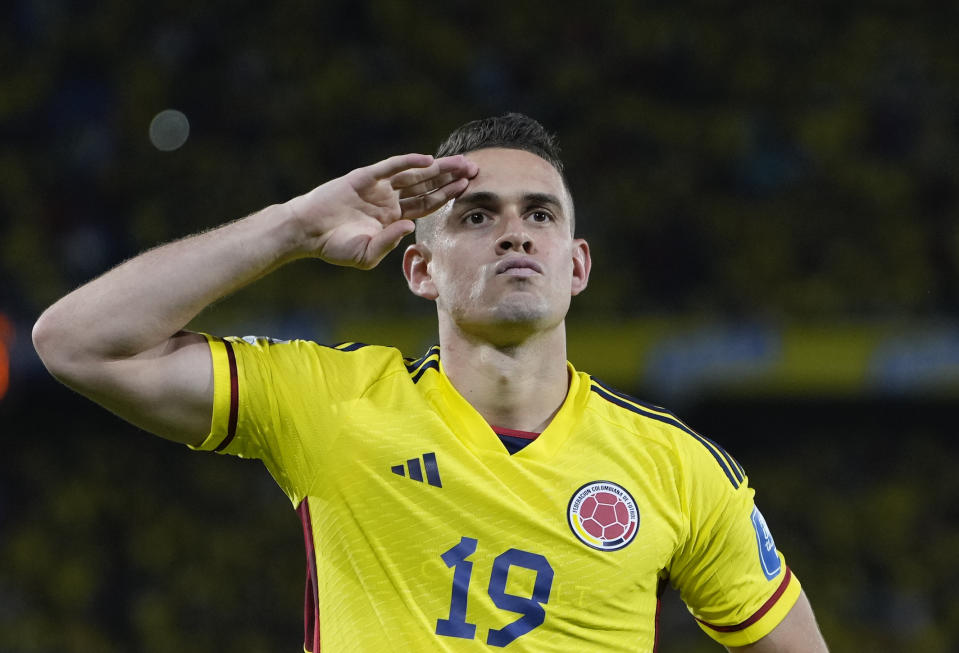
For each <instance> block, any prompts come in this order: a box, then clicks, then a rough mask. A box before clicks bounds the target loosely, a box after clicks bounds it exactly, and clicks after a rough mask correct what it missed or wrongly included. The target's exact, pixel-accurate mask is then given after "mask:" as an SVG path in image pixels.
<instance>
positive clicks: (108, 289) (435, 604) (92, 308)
mask: <svg viewBox="0 0 959 653" xmlns="http://www.w3.org/2000/svg"><path fill="white" fill-rule="evenodd" d="M414 221H418V222H414ZM414 229H415V230H416V232H417V233H416V242H415V243H414V244H412V245H410V246H409V247H408V248H407V249H406V251H405V254H404V257H403V272H404V274H405V276H406V280H407V282H408V285H409V287H410V290H411V291H412V292H413V293H414V294H416V295H418V296H420V297H424V298H426V299H429V300H432V301H433V302H434V303H435V305H436V311H437V317H438V323H439V346H438V347H433V348H430V349H429V350H428V351H427V352H426V353H425V354H424V355H423V356H422V357H420V358H418V359H415V360H413V359H409V358H404V357H403V356H402V355H401V354H400V352H398V351H397V350H395V349H393V348H390V347H385V346H366V345H362V344H359V343H348V344H344V345H338V346H334V347H328V346H323V345H320V344H317V343H314V342H308V341H277V340H272V339H269V338H254V337H248V338H234V337H227V338H222V337H214V336H210V335H205V334H199V333H191V332H188V331H184V330H183V329H184V327H185V325H186V324H187V323H188V322H189V321H190V320H191V319H192V318H193V317H194V316H195V315H197V313H199V312H200V311H201V310H202V309H203V308H204V307H205V306H207V305H209V304H210V303H212V302H214V301H216V300H217V299H219V298H221V297H223V296H225V295H227V294H229V293H230V292H232V291H234V290H236V289H237V288H240V287H241V286H243V285H245V284H248V283H251V282H253V281H254V280H256V279H257V278H259V277H261V276H263V275H265V274H268V273H269V272H271V271H272V270H275V269H276V268H277V267H279V266H281V265H283V264H285V263H287V262H289V261H292V260H294V259H300V258H307V257H312V258H320V259H322V260H324V261H326V262H328V263H332V264H336V265H347V266H353V267H357V268H360V269H369V268H372V267H374V266H375V265H376V264H377V263H378V262H379V261H380V260H381V259H382V258H383V257H384V256H385V255H386V254H387V253H388V252H389V251H390V250H392V249H393V248H395V247H396V246H397V245H398V243H399V242H400V241H401V239H402V238H403V237H404V236H406V235H408V234H410V233H411V232H413V231H414ZM589 272H590V251H589V247H588V245H587V243H586V242H585V241H584V240H582V239H580V238H576V237H574V214H573V202H572V199H571V197H570V194H569V191H568V187H567V184H566V181H565V179H564V177H563V172H562V164H561V162H560V160H559V158H558V156H557V148H556V145H555V142H554V140H553V138H552V137H551V136H550V135H549V134H547V133H546V132H545V131H544V130H543V128H542V127H541V126H540V125H539V123H537V122H536V121H534V120H532V119H529V118H527V117H525V116H520V115H517V114H510V115H507V116H502V117H498V118H492V119H488V120H482V121H476V122H472V123H468V124H466V125H464V126H462V127H461V128H459V129H457V130H456V131H455V132H454V133H453V134H452V135H451V136H450V137H449V138H448V139H447V141H446V142H445V143H444V144H443V145H442V146H441V147H440V149H439V152H438V153H437V156H436V157H435V158H434V157H432V156H427V155H421V154H407V155H402V156H395V157H392V158H390V159H387V160H385V161H381V162H379V163H375V164H373V165H371V166H368V167H364V168H359V169H357V170H353V171H352V172H350V173H349V174H347V175H345V176H343V177H341V178H338V179H334V180H332V181H329V182H327V183H325V184H323V185H321V186H319V187H317V188H315V189H313V190H312V191H310V192H308V193H306V194H305V195H302V196H299V197H296V198H294V199H292V200H290V201H288V202H286V203H284V204H280V205H275V206H270V207H267V208H265V209H263V210H262V211H259V212H258V213H254V214H252V215H250V216H248V217H246V218H243V219H241V220H238V221H236V222H233V223H230V224H227V225H225V226H223V227H221V228H219V229H216V230H214V231H210V232H208V233H203V234H199V235H196V236H192V237H189V238H186V239H184V240H181V241H178V242H174V243H171V244H168V245H165V246H163V247H159V248H157V249H154V250H151V251H148V252H146V253H144V254H141V255H140V256H138V257H136V258H134V259H132V260H130V261H127V262H126V263H124V264H122V265H120V266H118V267H117V268H115V269H113V270H112V271H110V272H108V273H106V274H105V275H103V276H101V277H100V278H98V279H96V280H94V281H92V282H90V283H88V284H87V285H85V286H83V287H81V288H79V289H77V290H75V291H74V292H72V293H70V294H69V295H67V296H66V297H64V298H63V299H61V300H60V301H58V302H57V303H56V304H54V305H53V306H52V307H50V308H49V309H48V310H47V311H46V312H45V313H44V314H43V315H42V316H41V317H40V319H39V320H38V322H37V324H36V326H35V328H34V343H35V345H36V348H37V351H38V352H39V353H40V356H41V358H42V359H43V361H44V363H45V364H46V366H47V367H48V369H49V370H50V371H51V372H52V373H53V375H54V376H56V377H57V378H58V379H60V380H61V381H62V382H64V383H66V384H67V385H68V386H70V387H72V388H74V389H76V390H77V391H79V392H81V393H83V394H84V395H86V396H88V397H89V398H91V399H92V400H94V401H96V402H98V403H100V404H102V405H103V406H105V407H106V408H108V409H110V410H112V411H113V412H115V413H117V414H118V415H120V416H121V417H123V418H125V419H127V420H129V421H130V422H132V423H133V424H136V425H138V426H140V427H142V428H144V429H146V430H147V431H150V432H152V433H156V434H158V435H161V436H163V437H165V438H169V439H171V440H175V441H178V442H181V443H185V444H187V445H189V446H191V447H193V448H196V449H202V450H212V451H218V452H223V453H228V454H235V455H239V456H244V457H252V458H259V459H261V460H262V461H263V462H264V464H265V465H266V467H267V469H268V470H269V471H270V473H271V474H272V475H273V477H274V478H275V479H276V481H277V483H278V484H279V485H280V487H281V488H282V489H283V491H284V492H285V493H286V494H287V496H288V497H289V499H290V501H291V502H292V504H293V506H295V507H296V509H297V510H298V512H299V515H300V517H301V519H302V523H303V528H304V536H305V541H306V546H307V592H306V601H307V606H306V607H307V623H306V638H305V642H304V650H305V651H313V652H316V651H319V650H320V646H321V644H322V647H323V650H326V651H347V650H349V651H376V652H380V651H483V650H495V649H498V648H503V647H509V650H511V651H535V652H544V651H556V652H561V653H569V652H571V651H575V652H577V653H581V652H588V651H603V652H604V653H608V652H609V651H650V650H653V649H654V648H655V646H656V638H657V634H656V615H657V612H658V606H659V597H660V596H661V593H662V591H663V589H664V587H665V586H666V584H667V583H668V584H672V585H673V586H675V587H676V588H678V590H679V591H680V593H681V596H682V598H683V600H684V601H685V602H686V604H687V605H688V607H689V609H690V611H691V612H692V614H693V616H694V617H695V618H696V620H697V622H698V623H699V624H700V625H701V627H702V629H703V630H704V631H705V632H706V633H708V634H709V635H710V636H711V637H713V638H714V639H715V640H717V641H718V642H720V643H721V644H723V645H725V646H726V647H727V648H728V649H729V650H731V651H797V652H798V651H802V652H804V653H808V652H811V651H813V652H814V651H823V650H825V644H824V642H823V640H822V637H821V635H820V634H819V630H818V627H817V626H816V622H815V619H814V617H813V613H812V610H811V608H810V605H809V602H808V601H807V599H806V597H805V595H804V593H803V591H802V589H801V588H800V585H799V581H798V580H797V578H796V576H795V575H794V574H793V573H792V572H791V571H790V569H789V568H788V567H787V566H786V563H785V561H784V559H783V557H782V555H781V554H779V552H778V551H777V549H776V547H775V545H774V544H773V539H772V536H771V534H770V532H769V529H768V528H767V527H766V524H765V522H764V521H763V518H762V515H761V514H760V513H759V511H758V510H757V509H756V507H755V505H754V503H753V490H752V489H751V488H750V487H749V486H748V483H747V478H746V475H745V473H744V471H743V469H742V467H740V465H739V464H738V463H737V462H736V460H735V459H734V458H733V457H732V456H730V455H729V454H728V453H727V452H726V451H725V450H723V449H722V447H720V446H719V445H718V444H716V443H715V442H713V441H711V440H709V439H707V438H705V437H703V436H702V435H699V434H698V433H696V432H695V431H693V430H692V429H690V428H689V427H688V426H686V425H685V424H683V423H682V422H681V421H679V420H678V419H677V418H676V417H675V416H674V415H672V414H671V413H669V412H668V411H666V410H664V409H662V408H659V407H656V406H651V405H649V404H646V403H643V402H641V401H639V400H637V399H634V398H632V397H630V396H628V395H625V394H623V393H622V392H619V391H617V390H615V389H613V388H610V387H608V386H606V385H604V384H603V383H602V382H601V381H599V380H598V379H595V378H592V377H591V376H590V375H589V374H587V373H585V372H582V371H579V370H577V369H575V368H574V367H573V366H572V365H571V364H570V363H568V362H567V360H566V337H565V327H564V319H565V316H566V313H567V310H568V308H569V304H570V300H571V297H573V296H574V295H577V294H578V293H580V292H581V291H583V290H584V289H585V288H586V284H587V281H588V279H589ZM105 316H109V319H105Z"/></svg>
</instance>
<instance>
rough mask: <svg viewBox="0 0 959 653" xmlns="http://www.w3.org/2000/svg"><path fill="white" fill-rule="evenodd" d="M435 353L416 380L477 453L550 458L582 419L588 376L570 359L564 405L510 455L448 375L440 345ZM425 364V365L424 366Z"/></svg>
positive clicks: (430, 356) (431, 351) (431, 402)
mask: <svg viewBox="0 0 959 653" xmlns="http://www.w3.org/2000/svg"><path fill="white" fill-rule="evenodd" d="M433 354H436V359H435V360H436V361H437V364H436V365H435V366H431V367H430V369H424V370H423V371H424V372H425V373H423V374H422V375H421V376H422V378H418V379H417V383H418V384H422V385H425V387H424V395H425V396H426V399H427V401H429V403H430V405H431V406H432V407H433V409H434V410H436V412H437V413H438V414H439V416H440V417H441V418H442V419H443V421H444V422H446V424H447V425H449V427H450V428H451V429H452V431H453V433H454V434H455V435H456V437H458V438H459V439H460V440H461V441H462V442H463V443H464V444H465V445H466V446H467V447H469V448H470V449H472V450H474V451H476V452H477V453H482V454H494V455H497V456H504V457H506V458H512V459H520V460H540V461H545V460H548V459H550V458H552V457H553V456H555V455H556V453H557V452H558V451H559V449H560V448H561V447H562V446H563V444H564V443H565V442H566V440H567V438H568V437H569V435H570V433H571V432H572V426H573V425H574V424H575V423H576V422H577V421H578V420H579V417H580V415H582V412H583V409H584V408H585V406H586V401H587V399H588V398H589V376H588V375H587V374H585V373H583V372H577V371H576V369H575V368H574V367H573V365H572V364H571V363H569V362H567V363H566V368H567V370H568V371H569V389H568V390H567V392H566V398H565V399H564V400H563V404H562V406H560V409H559V410H558V411H557V412H556V415H554V416H553V419H552V421H551V422H550V423H549V424H548V425H547V427H546V428H545V429H544V430H543V432H542V433H540V435H539V437H537V438H536V440H534V441H533V442H531V443H530V444H528V445H527V446H526V447H524V448H523V449H522V450H520V451H517V452H516V453H514V454H512V455H510V454H509V452H508V451H507V450H506V447H505V446H504V445H503V443H502V442H501V441H500V439H499V436H497V435H496V433H495V432H494V431H493V428H492V427H491V426H490V425H489V424H488V423H487V422H486V420H485V419H484V418H483V416H482V415H480V414H479V412H478V411H477V410H476V409H475V408H473V406H472V405H471V404H470V403H469V402H468V401H467V400H466V399H465V398H464V397H463V395H461V394H460V393H459V391H458V390H457V389H456V388H455V387H454V386H453V383H452V382H451V381H450V379H449V377H448V376H446V372H445V371H444V370H443V361H442V357H441V356H439V355H438V354H439V348H438V347H434V348H431V350H430V352H429V355H428V357H429V358H432V356H433ZM425 358H426V357H424V359H425ZM424 359H421V360H424ZM423 367H424V368H425V367H426V366H425V365H423Z"/></svg>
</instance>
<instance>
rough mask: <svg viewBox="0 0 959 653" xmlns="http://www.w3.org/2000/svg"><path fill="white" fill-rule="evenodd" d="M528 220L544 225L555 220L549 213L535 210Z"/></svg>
mask: <svg viewBox="0 0 959 653" xmlns="http://www.w3.org/2000/svg"><path fill="white" fill-rule="evenodd" d="M529 219H530V220H532V221H533V222H536V223H538V224H546V223H547V222H552V221H553V220H554V219H555V218H553V214H552V213H550V212H549V211H544V210H542V209H537V210H535V211H533V212H532V213H530V214H529Z"/></svg>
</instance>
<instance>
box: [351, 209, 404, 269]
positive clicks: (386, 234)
mask: <svg viewBox="0 0 959 653" xmlns="http://www.w3.org/2000/svg"><path fill="white" fill-rule="evenodd" d="M414 229H416V225H415V224H414V223H413V221H412V220H398V221H396V222H393V223H391V224H389V225H387V226H385V227H383V230H382V231H380V232H379V233H378V234H376V235H375V236H373V237H372V238H370V242H369V244H368V245H367V248H366V254H367V255H366V257H365V258H364V264H363V265H362V266H361V267H363V268H364V269H367V270H368V269H370V268H373V267H375V266H376V265H377V264H378V263H379V262H380V261H382V260H383V257H384V256H386V255H387V254H389V253H390V252H391V251H393V249H394V248H395V247H396V246H397V245H399V244H400V241H401V240H403V238H404V237H405V236H406V235H407V234H411V233H413V230H414Z"/></svg>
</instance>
